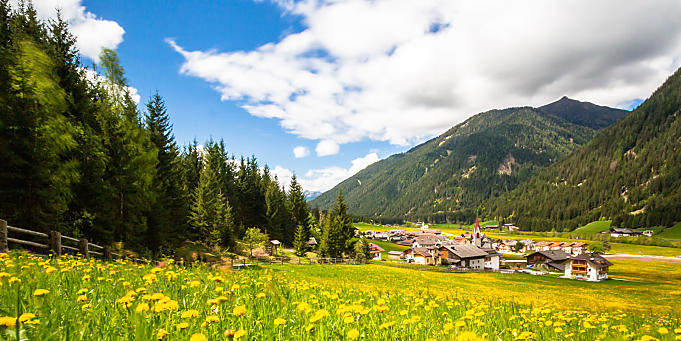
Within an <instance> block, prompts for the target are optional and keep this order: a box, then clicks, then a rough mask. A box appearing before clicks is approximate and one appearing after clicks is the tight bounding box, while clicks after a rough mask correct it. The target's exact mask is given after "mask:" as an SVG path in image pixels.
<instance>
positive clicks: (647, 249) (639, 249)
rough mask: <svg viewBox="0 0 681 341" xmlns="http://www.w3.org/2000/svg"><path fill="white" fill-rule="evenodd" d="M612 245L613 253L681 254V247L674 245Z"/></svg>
mask: <svg viewBox="0 0 681 341" xmlns="http://www.w3.org/2000/svg"><path fill="white" fill-rule="evenodd" d="M592 243H593V242H592ZM610 245H611V246H612V248H611V249H610V252H611V253H625V254H630V255H648V256H665V257H676V256H681V249H679V248H673V247H662V246H652V245H636V244H616V243H610Z"/></svg>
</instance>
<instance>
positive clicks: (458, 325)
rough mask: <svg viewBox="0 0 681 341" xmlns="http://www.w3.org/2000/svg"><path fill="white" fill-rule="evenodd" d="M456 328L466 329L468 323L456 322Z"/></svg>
mask: <svg viewBox="0 0 681 341" xmlns="http://www.w3.org/2000/svg"><path fill="white" fill-rule="evenodd" d="M454 326H455V327H457V328H460V327H465V326H466V322H465V321H456V324H454Z"/></svg>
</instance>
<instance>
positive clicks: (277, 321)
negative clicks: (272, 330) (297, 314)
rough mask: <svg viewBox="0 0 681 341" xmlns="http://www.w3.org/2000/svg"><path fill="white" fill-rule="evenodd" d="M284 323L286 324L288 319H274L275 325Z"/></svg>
mask: <svg viewBox="0 0 681 341" xmlns="http://www.w3.org/2000/svg"><path fill="white" fill-rule="evenodd" d="M282 325H286V320H284V319H283V318H281V317H277V318H276V319H274V326H275V327H278V326H282Z"/></svg>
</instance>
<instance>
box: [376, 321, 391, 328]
mask: <svg viewBox="0 0 681 341" xmlns="http://www.w3.org/2000/svg"><path fill="white" fill-rule="evenodd" d="M394 325H395V321H390V322H384V323H381V325H380V326H379V329H388V328H390V327H392V326H394Z"/></svg>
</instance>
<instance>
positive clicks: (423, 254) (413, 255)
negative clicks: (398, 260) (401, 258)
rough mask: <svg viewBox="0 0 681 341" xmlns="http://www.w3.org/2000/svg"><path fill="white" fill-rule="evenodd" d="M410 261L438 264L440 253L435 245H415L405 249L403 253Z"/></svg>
mask: <svg viewBox="0 0 681 341" xmlns="http://www.w3.org/2000/svg"><path fill="white" fill-rule="evenodd" d="M402 254H404V255H405V259H406V260H407V261H408V262H409V263H414V264H422V265H438V264H440V253H439V252H438V251H437V249H435V248H434V247H430V248H426V247H415V248H411V249H407V250H404V252H403V253H402Z"/></svg>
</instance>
